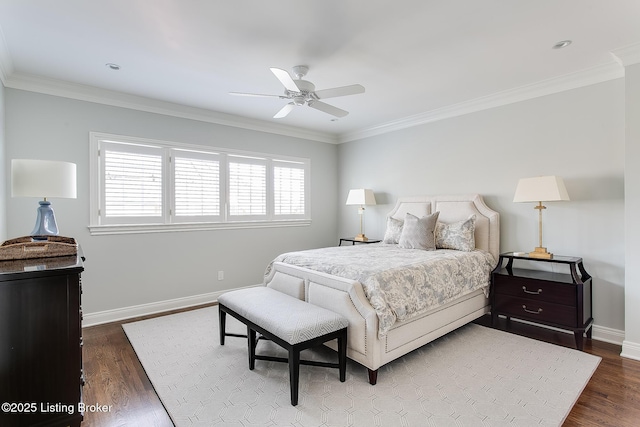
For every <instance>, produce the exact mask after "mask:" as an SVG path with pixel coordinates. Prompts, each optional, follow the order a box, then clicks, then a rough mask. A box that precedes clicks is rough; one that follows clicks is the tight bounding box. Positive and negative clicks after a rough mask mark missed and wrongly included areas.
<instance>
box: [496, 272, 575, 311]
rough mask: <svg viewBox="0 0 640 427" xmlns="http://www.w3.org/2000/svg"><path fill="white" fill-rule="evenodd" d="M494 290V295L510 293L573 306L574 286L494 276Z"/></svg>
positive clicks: (524, 278) (515, 295) (499, 275)
mask: <svg viewBox="0 0 640 427" xmlns="http://www.w3.org/2000/svg"><path fill="white" fill-rule="evenodd" d="M494 292H495V293H496V295H512V296H514V297H520V298H528V299H531V300H535V301H546V302H551V303H554V304H560V305H569V306H575V304H576V286H575V285H569V284H563V283H558V282H548V281H545V280H535V279H531V278H527V277H517V276H505V275H502V274H496V275H495V276H494Z"/></svg>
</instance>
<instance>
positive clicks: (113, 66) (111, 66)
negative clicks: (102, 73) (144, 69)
mask: <svg viewBox="0 0 640 427" xmlns="http://www.w3.org/2000/svg"><path fill="white" fill-rule="evenodd" d="M104 65H105V67H107V68H109V69H110V70H113V71H118V70H119V69H120V66H119V65H118V64H114V63H113V62H107V63H106V64H104Z"/></svg>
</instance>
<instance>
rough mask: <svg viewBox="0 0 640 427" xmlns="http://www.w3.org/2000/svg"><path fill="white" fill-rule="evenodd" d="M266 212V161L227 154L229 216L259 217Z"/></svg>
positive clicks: (236, 217) (235, 217) (237, 217)
mask: <svg viewBox="0 0 640 427" xmlns="http://www.w3.org/2000/svg"><path fill="white" fill-rule="evenodd" d="M266 214H267V163H266V161H264V159H257V158H249V157H240V156H229V217H231V218H234V219H241V218H246V219H249V218H260V217H263V216H265V215H266Z"/></svg>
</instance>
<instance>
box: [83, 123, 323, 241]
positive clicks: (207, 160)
mask: <svg viewBox="0 0 640 427" xmlns="http://www.w3.org/2000/svg"><path fill="white" fill-rule="evenodd" d="M90 143H91V146H90V149H91V161H90V164H89V169H90V185H89V188H90V196H91V197H90V201H89V205H90V212H91V214H90V221H91V222H90V224H89V230H90V231H91V234H92V235H94V234H95V235H97V234H120V233H129V232H136V233H137V232H141V233H144V232H160V231H181V230H207V229H220V228H237V227H242V228H245V227H270V226H278V227H280V226H300V225H308V224H310V220H311V217H310V214H309V199H310V197H309V189H310V184H309V182H310V181H309V180H310V162H309V159H304V158H298V157H285V156H277V157H276V156H271V155H265V154H261V153H251V152H244V151H237V150H226V149H216V148H213V147H208V146H199V145H192V144H182V143H177V142H168V141H158V140H153V139H146V138H136V137H129V136H122V135H109V134H103V133H96V132H91V133H90Z"/></svg>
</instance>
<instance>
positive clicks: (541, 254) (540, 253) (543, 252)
mask: <svg viewBox="0 0 640 427" xmlns="http://www.w3.org/2000/svg"><path fill="white" fill-rule="evenodd" d="M529 257H530V258H541V259H552V258H553V254H552V253H551V252H547V248H542V247H537V248H535V249H534V250H533V252H529Z"/></svg>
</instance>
